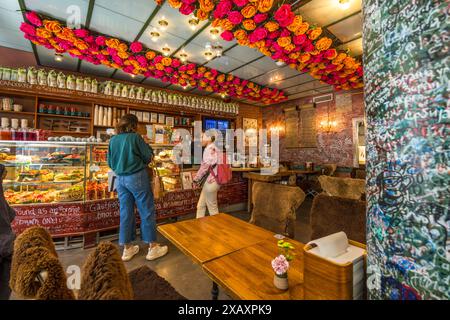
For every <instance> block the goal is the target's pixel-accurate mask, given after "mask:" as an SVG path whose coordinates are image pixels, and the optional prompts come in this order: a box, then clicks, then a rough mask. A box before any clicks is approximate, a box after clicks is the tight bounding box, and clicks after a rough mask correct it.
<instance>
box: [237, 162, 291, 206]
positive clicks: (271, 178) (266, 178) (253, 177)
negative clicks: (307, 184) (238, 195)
mask: <svg viewBox="0 0 450 320" xmlns="http://www.w3.org/2000/svg"><path fill="white" fill-rule="evenodd" d="M293 175H296V173H295V172H293V171H291V170H288V171H282V172H277V173H275V174H271V175H268V174H262V173H259V172H258V173H256V172H246V173H244V174H243V177H244V178H246V179H248V200H247V212H249V213H250V212H251V211H252V188H253V182H254V181H259V182H275V181H280V180H281V179H282V178H284V177H290V176H293Z"/></svg>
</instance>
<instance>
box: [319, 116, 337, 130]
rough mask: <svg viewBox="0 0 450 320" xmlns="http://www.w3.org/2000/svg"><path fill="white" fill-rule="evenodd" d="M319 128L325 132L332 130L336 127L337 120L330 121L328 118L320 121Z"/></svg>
mask: <svg viewBox="0 0 450 320" xmlns="http://www.w3.org/2000/svg"><path fill="white" fill-rule="evenodd" d="M319 129H320V131H322V132H326V133H331V132H334V131H336V129H337V122H336V121H335V120H333V121H330V120H329V119H328V120H325V121H320V123H319Z"/></svg>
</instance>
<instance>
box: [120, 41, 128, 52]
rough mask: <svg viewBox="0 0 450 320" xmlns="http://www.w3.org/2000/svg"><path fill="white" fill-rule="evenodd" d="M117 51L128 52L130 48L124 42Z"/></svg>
mask: <svg viewBox="0 0 450 320" xmlns="http://www.w3.org/2000/svg"><path fill="white" fill-rule="evenodd" d="M117 50H118V51H122V52H125V51H127V50H128V46H127V45H126V44H125V43H123V42H122V43H121V44H119V47H118V48H117Z"/></svg>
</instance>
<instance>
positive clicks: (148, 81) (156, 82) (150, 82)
mask: <svg viewBox="0 0 450 320" xmlns="http://www.w3.org/2000/svg"><path fill="white" fill-rule="evenodd" d="M143 83H144V84H148V85H150V86H154V87H161V88H162V87H165V86H167V83H164V82H162V81H160V80H158V79H155V78H147V79H145V80H144V82H143Z"/></svg>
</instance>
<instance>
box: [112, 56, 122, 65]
mask: <svg viewBox="0 0 450 320" xmlns="http://www.w3.org/2000/svg"><path fill="white" fill-rule="evenodd" d="M112 59H113V61H114V62H115V63H117V64H118V65H119V66H122V65H123V61H122V59H120V57H119V56H113V57H112Z"/></svg>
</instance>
